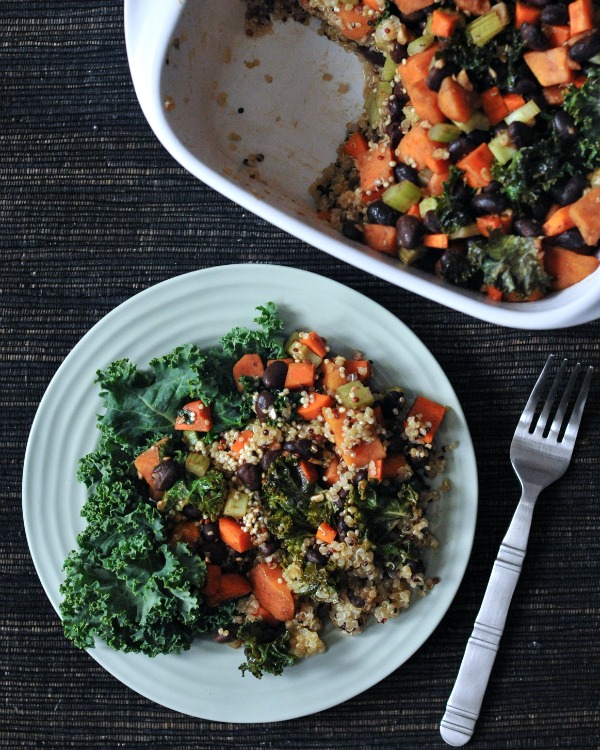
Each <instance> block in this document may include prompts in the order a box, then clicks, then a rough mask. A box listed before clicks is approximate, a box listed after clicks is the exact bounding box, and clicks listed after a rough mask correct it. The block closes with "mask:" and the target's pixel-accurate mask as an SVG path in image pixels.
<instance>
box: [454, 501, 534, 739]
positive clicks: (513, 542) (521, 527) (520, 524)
mask: <svg viewBox="0 0 600 750" xmlns="http://www.w3.org/2000/svg"><path fill="white" fill-rule="evenodd" d="M534 503H535V497H534V498H531V497H527V496H526V495H525V493H524V494H523V496H522V498H521V502H520V503H519V505H518V506H517V510H516V511H515V515H514V516H513V519H512V521H511V524H510V526H509V529H508V531H507V533H506V536H505V537H504V540H503V541H502V544H501V545H500V550H499V551H498V556H497V557H496V561H495V562H494V567H493V568H492V574H491V576H490V580H489V582H488V585H487V588H486V590H485V594H484V597H483V601H482V603H481V607H480V609H479V613H478V614H477V618H476V620H475V625H474V626H473V632H472V633H471V637H470V638H469V640H468V642H467V647H466V649H465V654H464V656H463V660H462V663H461V665H460V669H459V671H458V676H457V678H456V682H455V684H454V688H453V690H452V692H451V693H450V697H449V699H448V703H447V705H446V712H445V714H444V716H443V718H442V721H441V723H440V734H441V735H442V739H444V740H445V742H447V743H448V744H449V745H452V746H453V747H460V746H461V745H465V744H466V743H467V742H468V741H469V740H470V739H471V737H472V736H473V732H474V730H475V724H476V722H477V719H478V718H479V711H480V709H481V703H482V701H483V696H484V693H485V690H486V687H487V684H488V681H489V678H490V674H491V672H492V667H493V666H494V661H495V659H496V654H497V653H498V648H499V646H500V638H501V637H502V633H503V632H504V625H505V623H506V616H507V614H508V608H509V606H510V602H511V599H512V596H513V593H514V591H515V587H516V585H517V581H518V580H519V576H520V574H521V569H522V567H523V559H524V558H525V550H526V548H527V540H528V537H529V529H530V527H531V518H532V514H533V506H534Z"/></svg>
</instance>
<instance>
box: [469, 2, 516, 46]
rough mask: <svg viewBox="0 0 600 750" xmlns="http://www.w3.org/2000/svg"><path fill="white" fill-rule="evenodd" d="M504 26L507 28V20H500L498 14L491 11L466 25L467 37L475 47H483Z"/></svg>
mask: <svg viewBox="0 0 600 750" xmlns="http://www.w3.org/2000/svg"><path fill="white" fill-rule="evenodd" d="M505 26H508V20H506V19H503V18H501V17H500V14H499V13H498V12H497V11H496V10H494V9H492V10H490V11H488V12H487V13H484V14H483V16H479V18H476V19H475V20H474V21H471V23H469V24H467V36H468V37H469V38H470V40H471V41H472V42H473V44H475V45H477V47H484V46H485V45H486V44H487V43H488V42H490V41H491V40H492V39H493V38H494V37H495V36H496V35H497V34H499V33H500V32H501V31H502V30H503V29H504V27H505Z"/></svg>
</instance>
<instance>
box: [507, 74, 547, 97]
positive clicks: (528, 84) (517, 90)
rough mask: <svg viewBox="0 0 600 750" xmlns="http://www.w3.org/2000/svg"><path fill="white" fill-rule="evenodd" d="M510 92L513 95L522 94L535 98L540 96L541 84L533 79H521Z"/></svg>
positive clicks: (512, 86) (510, 88) (513, 85)
mask: <svg viewBox="0 0 600 750" xmlns="http://www.w3.org/2000/svg"><path fill="white" fill-rule="evenodd" d="M508 90H509V91H510V93H511V94H521V95H522V96H533V95H534V94H538V93H539V91H540V87H539V84H537V83H536V82H535V81H534V80H533V79H532V78H519V79H518V80H517V81H515V82H514V83H513V84H512V85H511V86H509V88H508Z"/></svg>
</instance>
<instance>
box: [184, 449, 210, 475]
mask: <svg viewBox="0 0 600 750" xmlns="http://www.w3.org/2000/svg"><path fill="white" fill-rule="evenodd" d="M209 466H210V458H209V457H208V456H203V455H202V454H201V453H188V455H187V457H186V459H185V470H186V471H187V472H188V473H189V474H193V475H194V476H195V477H203V476H204V475H205V474H206V472H207V471H208V467H209Z"/></svg>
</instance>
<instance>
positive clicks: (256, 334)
mask: <svg viewBox="0 0 600 750" xmlns="http://www.w3.org/2000/svg"><path fill="white" fill-rule="evenodd" d="M256 309H257V310H258V311H259V313H260V314H259V315H257V317H256V318H254V322H255V323H256V324H257V325H258V326H260V329H259V330H252V329H249V328H233V329H232V330H231V331H230V332H229V333H228V334H226V335H225V336H223V338H222V339H221V341H220V344H221V347H222V349H223V352H224V353H225V354H226V355H229V356H238V355H242V354H245V353H247V352H256V353H257V354H261V355H263V356H265V357H268V358H270V359H276V358H277V357H283V356H284V354H285V353H284V351H283V341H282V339H281V337H279V336H278V335H277V334H280V333H281V332H282V331H283V321H282V320H281V318H279V316H278V312H277V307H276V306H275V304H274V303H273V302H267V303H266V304H265V305H261V306H259V307H257V308H256Z"/></svg>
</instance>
